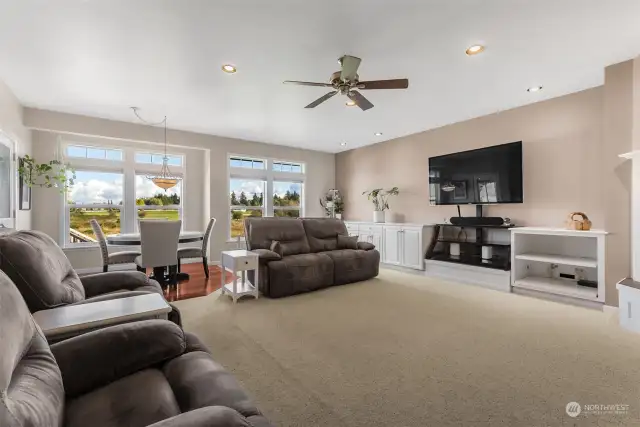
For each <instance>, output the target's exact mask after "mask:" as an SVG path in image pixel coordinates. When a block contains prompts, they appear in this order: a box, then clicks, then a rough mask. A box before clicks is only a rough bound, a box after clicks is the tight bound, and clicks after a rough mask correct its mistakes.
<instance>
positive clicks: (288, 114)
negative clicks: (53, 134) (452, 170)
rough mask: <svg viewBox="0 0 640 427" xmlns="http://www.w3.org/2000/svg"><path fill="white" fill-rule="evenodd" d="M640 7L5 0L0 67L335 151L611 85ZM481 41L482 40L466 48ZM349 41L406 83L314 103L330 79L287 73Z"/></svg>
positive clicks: (504, 1)
mask: <svg viewBox="0 0 640 427" xmlns="http://www.w3.org/2000/svg"><path fill="white" fill-rule="evenodd" d="M639 17H640V1H639V0H606V1H603V0H412V1H410V0H394V1H387V0H341V1H339V0H322V1H320V0H316V1H311V0H269V1H265V0H215V1H213V0H55V1H52V0H0V79H2V80H4V81H5V83H6V84H7V85H8V86H9V87H10V88H11V89H12V90H13V91H14V92H15V94H16V96H17V97H18V98H19V99H20V100H21V101H22V102H23V103H24V104H25V105H27V106H32V107H38V108H45V109H51V110H58V111H64V112H71V113H78V114H84V115H90V116H98V117H104V118H109V119H116V120H124V121H132V122H133V121H135V117H134V116H133V115H132V113H131V111H130V110H129V109H128V107H129V106H137V107H140V108H142V114H143V115H144V116H146V117H149V119H150V120H155V119H158V118H161V117H162V116H163V115H165V114H166V115H168V118H169V126H170V127H172V128H176V129H184V130H191V131H196V132H202V133H209V134H214V135H221V136H228V137H236V138H243V139H248V140H255V141H263V142H267V143H275V144H284V145H291V146H296V147H304V148H310V149H315V150H322V151H329V152H338V151H342V150H345V149H350V148H355V147H360V146H364V145H368V144H373V143H376V142H379V141H381V140H386V139H392V138H396V137H399V136H403V135H407V134H411V133H416V132H420V131H423V130H427V129H430V128H434V127H438V126H442V125H445V124H449V123H454V122H458V121H462V120H465V119H469V118H472V117H477V116H481V115H484V114H489V113H492V112H496V111H499V110H503V109H507V108H512V107H515V106H519V105H524V104H528V103H532V102H537V101H540V100H542V99H546V98H552V97H555V96H559V95H563V94H566V93H570V92H575V91H579V90H582V89H586V88H589V87H593V86H597V85H600V84H602V83H603V77H604V72H603V68H604V67H605V66H607V65H610V64H613V63H616V62H620V61H623V60H626V59H630V58H632V57H634V56H636V55H638V54H640V25H638V22H639V21H638V19H639ZM474 43H482V44H485V45H486V46H487V49H486V51H485V53H483V54H481V55H478V56H476V57H467V56H466V55H465V53H464V51H465V49H466V48H467V47H468V46H470V45H472V44H474ZM345 53H348V54H352V55H355V56H359V57H361V58H362V59H363V61H362V65H361V67H360V71H359V73H360V76H361V79H362V80H377V79H386V78H401V77H408V78H409V80H410V86H409V89H408V90H388V91H366V92H364V94H365V95H366V96H367V97H368V98H369V99H370V100H371V101H372V102H373V103H374V104H375V108H373V109H372V110H369V111H367V112H362V111H360V110H359V109H358V108H357V107H345V98H344V97H335V98H333V99H331V100H329V101H327V102H326V103H325V104H322V105H320V106H319V107H317V108H316V109H314V110H306V109H304V108H303V107H304V106H305V105H306V104H308V103H309V102H311V101H313V100H314V99H316V98H318V97H320V96H321V95H323V94H325V93H326V92H327V90H326V89H325V88H314V87H297V86H285V85H283V84H282V81H283V80H286V79H292V80H307V81H319V82H324V81H327V80H328V78H329V76H330V75H331V73H332V72H333V71H336V70H338V65H337V62H336V59H337V58H338V57H339V56H341V55H342V54H345ZM225 63H232V64H236V65H237V67H238V73H236V74H234V75H229V74H224V73H223V72H222V71H221V70H220V66H221V65H222V64H225ZM533 85H543V86H544V90H543V91H542V92H540V93H536V94H530V93H528V92H526V89H527V88H528V87H530V86H533ZM375 132H383V133H384V135H383V136H382V137H376V136H374V133H375ZM342 141H346V142H347V143H348V145H347V147H341V146H340V142H342Z"/></svg>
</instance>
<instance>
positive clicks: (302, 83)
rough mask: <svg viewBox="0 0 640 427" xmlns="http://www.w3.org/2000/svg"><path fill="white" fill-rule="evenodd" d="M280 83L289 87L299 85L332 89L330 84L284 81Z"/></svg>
mask: <svg viewBox="0 0 640 427" xmlns="http://www.w3.org/2000/svg"><path fill="white" fill-rule="evenodd" d="M282 83H284V84H290V85H300V86H319V87H333V85H332V84H331V83H314V82H299V81H297V80H285V81H284V82H282Z"/></svg>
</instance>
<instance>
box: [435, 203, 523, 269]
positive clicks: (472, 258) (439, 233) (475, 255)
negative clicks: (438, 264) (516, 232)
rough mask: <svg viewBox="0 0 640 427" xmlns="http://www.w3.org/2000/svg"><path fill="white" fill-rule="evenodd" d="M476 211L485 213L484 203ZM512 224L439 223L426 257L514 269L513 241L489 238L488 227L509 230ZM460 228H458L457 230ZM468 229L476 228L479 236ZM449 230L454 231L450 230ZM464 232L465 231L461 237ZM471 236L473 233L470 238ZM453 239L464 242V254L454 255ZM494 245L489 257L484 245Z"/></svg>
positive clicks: (485, 266) (462, 243)
mask: <svg viewBox="0 0 640 427" xmlns="http://www.w3.org/2000/svg"><path fill="white" fill-rule="evenodd" d="M476 213H478V214H480V215H479V216H482V206H481V205H478V206H476ZM513 227H514V226H513V225H512V224H510V225H453V224H436V225H435V226H434V228H433V235H432V237H431V242H430V243H429V247H428V248H427V253H426V255H425V258H426V259H431V260H436V261H445V262H451V263H455V264H466V265H473V266H477V267H484V268H492V269H497V270H505V271H509V270H511V243H497V242H489V241H487V233H486V232H485V231H486V230H488V229H494V230H505V231H506V230H509V229H510V228H513ZM456 229H457V231H456ZM466 229H475V233H474V234H475V236H469V235H467V233H466ZM446 231H450V232H449V233H447V232H446ZM460 234H465V237H464V238H460ZM469 237H473V239H472V240H469ZM452 243H457V244H459V245H460V256H457V257H454V256H451V255H450V246H451V244H452ZM483 246H491V247H492V250H493V252H494V254H493V256H492V258H491V259H489V260H484V259H482V247H483Z"/></svg>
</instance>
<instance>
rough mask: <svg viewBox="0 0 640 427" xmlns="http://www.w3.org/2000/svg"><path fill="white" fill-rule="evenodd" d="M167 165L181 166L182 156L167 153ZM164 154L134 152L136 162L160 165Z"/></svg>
mask: <svg viewBox="0 0 640 427" xmlns="http://www.w3.org/2000/svg"><path fill="white" fill-rule="evenodd" d="M167 159H168V160H167V163H168V165H169V166H182V156H174V155H170V154H168V155H167ZM163 160H164V154H153V153H136V163H142V164H152V165H162V161H163Z"/></svg>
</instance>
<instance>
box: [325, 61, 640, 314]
mask: <svg viewBox="0 0 640 427" xmlns="http://www.w3.org/2000/svg"><path fill="white" fill-rule="evenodd" d="M632 70H633V68H632V67H630V65H629V64H627V65H624V64H623V65H619V66H615V67H610V68H608V69H607V73H606V74H607V83H606V84H605V86H604V87H597V88H594V89H590V90H586V91H583V92H579V93H575V94H571V95H567V96H563V97H560V98H555V99H552V100H549V101H544V102H540V103H537V104H532V105H528V106H524V107H520V108H516V109H513V110H508V111H504V112H501V113H499V114H493V115H490V116H485V117H480V118H477V119H473V120H469V121H466V122H461V123H456V124H453V125H450V126H445V127H442V128H439V129H434V130H430V131H427V132H422V133H419V134H414V135H410V136H407V137H403V138H399V139H396V140H391V141H387V142H383V143H380V144H376V145H373V146H369V147H364V148H360V149H356V150H352V151H347V152H344V153H340V154H338V155H337V156H336V186H337V188H338V189H340V190H341V191H342V193H343V194H344V196H345V217H346V218H347V219H353V220H371V217H372V213H371V212H372V206H371V204H370V203H369V202H368V201H367V200H366V198H365V197H364V196H362V195H361V193H362V192H363V191H364V190H367V189H371V188H376V187H385V188H386V187H393V186H398V187H399V188H400V196H398V197H395V198H392V199H391V201H390V206H391V219H392V220H394V221H398V222H400V221H407V222H422V223H431V222H441V221H442V220H443V219H444V218H449V217H451V216H454V215H456V209H455V206H430V205H429V188H428V178H429V176H428V172H429V171H428V165H429V157H432V156H438V155H442V154H447V153H453V152H457V151H464V150H470V149H474V148H480V147H486V146H490V145H496V144H501V143H507V142H513V141H520V140H522V141H523V173H524V200H525V202H524V203H522V204H517V205H499V206H490V207H487V208H485V212H486V213H485V215H487V216H501V217H509V218H511V219H512V220H514V222H515V223H516V224H518V225H532V226H533V225H535V226H552V227H553V226H558V227H562V226H564V221H565V219H566V217H567V214H568V213H569V212H572V211H584V212H586V213H587V214H588V215H589V217H590V218H591V219H592V221H593V224H594V228H602V229H606V230H607V231H609V232H611V233H612V235H610V236H609V238H608V244H607V248H608V249H607V250H608V253H607V262H606V275H607V284H606V289H607V293H606V304H607V305H617V303H618V302H617V292H616V290H615V283H616V281H617V280H620V279H621V278H623V277H626V276H628V275H629V269H630V266H629V252H630V246H629V238H628V234H629V230H630V228H629V223H630V221H629V185H630V175H629V174H630V169H629V165H628V164H624V162H623V161H622V160H621V159H619V158H618V157H617V156H618V154H621V153H623V152H626V151H630V149H631V148H630V147H631V125H632V122H633V121H632V117H631V115H630V109H629V108H630V103H631V99H632V93H633V92H632V90H631V88H630V86H629V85H630V80H629V78H630V75H631V72H632ZM462 209H463V215H475V212H474V208H473V207H470V206H463V208H462Z"/></svg>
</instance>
